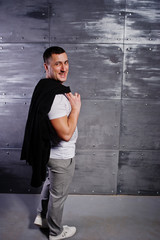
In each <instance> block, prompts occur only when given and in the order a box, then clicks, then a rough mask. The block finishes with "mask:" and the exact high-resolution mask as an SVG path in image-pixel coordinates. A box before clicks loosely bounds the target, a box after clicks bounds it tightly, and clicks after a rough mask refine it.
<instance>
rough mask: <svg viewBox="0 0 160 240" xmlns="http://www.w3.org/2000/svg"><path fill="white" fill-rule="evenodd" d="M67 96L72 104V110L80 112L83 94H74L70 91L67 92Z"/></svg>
mask: <svg viewBox="0 0 160 240" xmlns="http://www.w3.org/2000/svg"><path fill="white" fill-rule="evenodd" d="M66 96H67V98H68V100H69V102H70V104H71V108H72V110H75V111H77V112H78V113H79V112H80V109H81V96H80V94H79V93H75V94H74V95H73V94H72V93H71V92H70V93H66Z"/></svg>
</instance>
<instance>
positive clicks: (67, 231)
mask: <svg viewBox="0 0 160 240" xmlns="http://www.w3.org/2000/svg"><path fill="white" fill-rule="evenodd" d="M75 233H76V228H75V227H69V226H63V232H62V233H61V234H59V235H58V236H51V235H49V240H60V239H65V238H69V237H72V236H73V235H74V234H75Z"/></svg>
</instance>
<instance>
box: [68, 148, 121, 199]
mask: <svg viewBox="0 0 160 240" xmlns="http://www.w3.org/2000/svg"><path fill="white" fill-rule="evenodd" d="M117 168H118V151H110V150H109V151H105V150H101V151H97V150H95V149H94V150H92V151H77V154H76V171H75V175H74V179H73V183H72V185H71V190H70V192H71V193H75V194H80V193H82V192H83V193H84V194H116V185H117V182H116V181H117V170H118V169H117ZM77 183H79V184H77Z"/></svg>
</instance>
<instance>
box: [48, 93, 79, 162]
mask: <svg viewBox="0 0 160 240" xmlns="http://www.w3.org/2000/svg"><path fill="white" fill-rule="evenodd" d="M70 112H71V105H70V102H69V101H68V99H67V97H66V96H65V95H63V94H58V95H56V96H55V98H54V101H53V103H52V106H51V109H50V112H49V113H48V117H49V119H50V120H51V119H56V118H60V117H64V116H66V115H67V116H69V114H70ZM77 137H78V130H77V127H76V130H75V131H74V133H73V135H72V137H71V139H70V140H69V141H68V142H66V141H63V140H62V141H61V142H60V144H59V146H58V147H55V148H51V151H50V158H54V159H69V158H73V157H74V156H75V144H76V141H77Z"/></svg>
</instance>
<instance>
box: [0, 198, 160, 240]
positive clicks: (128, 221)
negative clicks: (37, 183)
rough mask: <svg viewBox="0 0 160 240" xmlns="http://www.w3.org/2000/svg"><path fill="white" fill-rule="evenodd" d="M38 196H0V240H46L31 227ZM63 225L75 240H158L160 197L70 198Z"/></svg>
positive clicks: (37, 230) (46, 232) (159, 235)
mask: <svg viewBox="0 0 160 240" xmlns="http://www.w3.org/2000/svg"><path fill="white" fill-rule="evenodd" d="M38 199H39V195H38V194H26V195H25V194H0V240H45V239H47V238H48V231H46V230H45V231H41V230H40V229H39V228H37V227H36V226H34V224H33V221H34V218H35V216H36V207H37V204H38ZM63 223H64V224H68V225H74V226H76V227H77V234H76V235H75V236H74V237H72V238H70V239H74V240H132V239H134V240H160V197H158V196H157V197H154V196H153V197H151V196H150V197H147V196H99V195H98V196H97V195H96V196H93V195H92V196H86V195H85V196H84V195H70V196H69V197H68V199H67V201H66V204H65V209H64V216H63Z"/></svg>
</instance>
